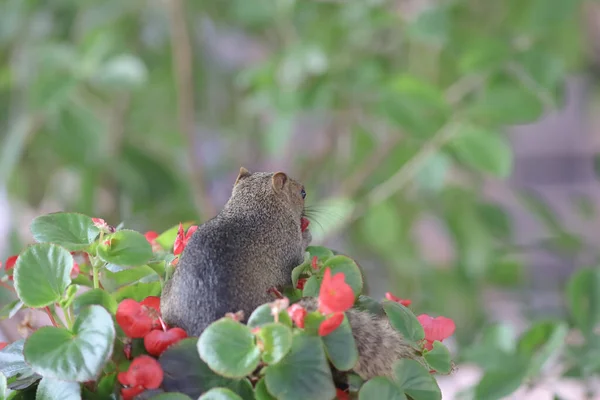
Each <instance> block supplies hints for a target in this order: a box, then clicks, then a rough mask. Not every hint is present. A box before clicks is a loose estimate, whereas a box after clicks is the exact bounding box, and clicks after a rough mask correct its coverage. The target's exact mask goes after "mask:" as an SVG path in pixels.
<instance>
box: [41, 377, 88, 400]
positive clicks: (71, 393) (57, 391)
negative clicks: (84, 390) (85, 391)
mask: <svg viewBox="0 0 600 400" xmlns="http://www.w3.org/2000/svg"><path fill="white" fill-rule="evenodd" d="M35 398H36V400H81V386H80V385H79V383H77V382H67V381H63V380H59V379H52V378H43V379H42V380H41V382H40V384H39V385H38V388H37V393H36V396H35Z"/></svg>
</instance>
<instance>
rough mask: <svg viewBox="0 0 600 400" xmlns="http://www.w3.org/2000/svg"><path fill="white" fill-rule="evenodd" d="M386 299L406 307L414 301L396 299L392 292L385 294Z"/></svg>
mask: <svg viewBox="0 0 600 400" xmlns="http://www.w3.org/2000/svg"><path fill="white" fill-rule="evenodd" d="M385 298H386V299H388V300H389V301H395V302H396V303H398V304H402V305H403V306H404V307H408V306H410V304H411V303H412V301H410V300H408V299H406V300H404V299H401V298H400V297H396V296H394V295H393V294H392V293H390V292H387V293H386V294H385Z"/></svg>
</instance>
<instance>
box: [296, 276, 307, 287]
mask: <svg viewBox="0 0 600 400" xmlns="http://www.w3.org/2000/svg"><path fill="white" fill-rule="evenodd" d="M305 283H306V278H300V279H298V283H296V289H300V290H303V289H304V284H305Z"/></svg>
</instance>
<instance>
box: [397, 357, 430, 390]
mask: <svg viewBox="0 0 600 400" xmlns="http://www.w3.org/2000/svg"><path fill="white" fill-rule="evenodd" d="M394 375H395V378H396V382H397V383H398V385H399V386H400V387H401V388H402V390H403V391H404V393H405V394H406V395H408V396H410V397H411V398H412V399H414V400H441V399H442V392H441V391H440V388H439V386H438V384H437V382H436V381H435V379H434V378H433V376H431V374H430V373H429V371H428V370H427V369H426V368H425V367H424V366H422V365H421V364H419V363H418V362H417V361H415V360H409V359H401V360H399V361H397V362H396V364H394Z"/></svg>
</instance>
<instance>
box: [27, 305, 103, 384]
mask: <svg viewBox="0 0 600 400" xmlns="http://www.w3.org/2000/svg"><path fill="white" fill-rule="evenodd" d="M114 339H115V327H114V325H113V320H112V318H111V316H110V314H109V313H108V311H106V310H105V309H104V308H102V307H100V306H96V305H92V306H89V307H88V308H86V309H84V310H82V311H81V313H80V314H79V316H78V317H77V319H76V320H75V323H74V324H73V329H72V330H71V331H68V330H66V329H62V328H55V327H43V328H40V329H38V330H37V331H35V332H34V333H33V334H32V335H31V336H30V337H29V338H28V339H27V342H26V343H25V348H24V355H25V359H26V360H27V362H28V363H29V364H30V365H31V367H32V369H33V370H34V371H35V372H37V373H39V374H40V375H42V376H44V377H45V378H56V379H64V380H69V381H76V382H86V381H90V380H96V378H97V377H98V375H99V374H100V373H101V372H102V369H103V368H104V364H105V363H106V361H108V359H109V358H110V356H111V353H112V349H113V342H114Z"/></svg>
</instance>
